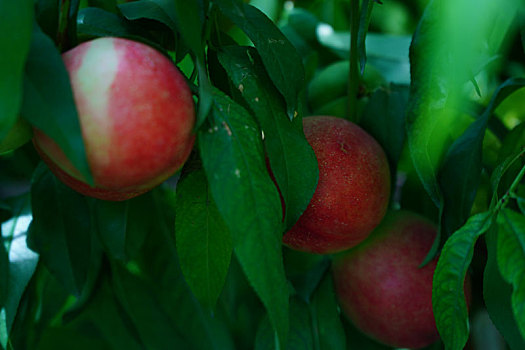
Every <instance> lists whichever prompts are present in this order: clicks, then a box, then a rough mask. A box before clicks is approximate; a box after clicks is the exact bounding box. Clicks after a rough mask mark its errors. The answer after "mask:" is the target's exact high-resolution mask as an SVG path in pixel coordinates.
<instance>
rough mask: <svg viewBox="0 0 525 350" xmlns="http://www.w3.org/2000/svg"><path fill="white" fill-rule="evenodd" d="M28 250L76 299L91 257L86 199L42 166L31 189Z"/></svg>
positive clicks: (36, 171) (89, 219)
mask: <svg viewBox="0 0 525 350" xmlns="http://www.w3.org/2000/svg"><path fill="white" fill-rule="evenodd" d="M31 205H32V208H33V222H32V224H31V230H30V233H29V237H28V239H29V244H30V247H31V249H33V250H34V251H36V252H37V253H38V254H40V257H41V259H42V262H43V263H44V265H45V266H46V267H47V268H48V270H49V271H50V272H51V273H52V274H53V276H54V277H55V278H56V279H58V280H59V281H60V282H61V283H62V285H63V286H64V288H66V289H67V290H68V291H69V292H70V293H72V294H74V295H76V296H80V295H81V293H82V290H83V288H84V285H85V284H86V281H87V279H88V272H89V270H90V261H91V260H90V258H91V248H92V247H91V234H92V226H91V215H90V211H89V207H88V203H87V201H86V198H85V197H84V196H82V195H80V194H78V193H77V192H75V191H73V190H72V189H70V188H69V187H67V186H66V185H64V184H63V183H61V182H60V181H59V180H58V179H57V178H56V177H55V176H54V175H53V174H52V173H51V172H50V171H49V169H48V168H47V167H46V166H45V165H44V164H43V163H40V165H39V167H38V168H37V169H36V170H35V174H34V178H33V184H32V188H31Z"/></svg>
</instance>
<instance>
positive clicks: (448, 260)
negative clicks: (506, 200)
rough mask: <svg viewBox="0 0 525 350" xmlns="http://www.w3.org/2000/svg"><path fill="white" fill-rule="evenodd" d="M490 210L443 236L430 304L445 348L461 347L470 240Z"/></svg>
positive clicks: (464, 333) (465, 327)
mask: <svg viewBox="0 0 525 350" xmlns="http://www.w3.org/2000/svg"><path fill="white" fill-rule="evenodd" d="M492 221H493V220H492V214H491V213H490V212H486V213H480V214H477V215H474V216H472V217H471V218H470V219H469V220H468V221H467V223H466V224H465V225H464V226H462V227H461V228H460V229H459V230H457V231H456V232H454V234H453V235H452V236H450V238H449V239H448V240H447V242H446V243H445V246H444V247H443V250H442V252H441V256H440V257H439V260H438V263H437V266H436V270H435V272H434V279H433V283H432V306H433V310H434V317H435V319H436V326H437V329H438V331H439V334H440V335H441V338H442V340H443V343H445V346H446V348H447V349H450V350H456V349H457V350H460V349H463V347H464V346H465V343H466V342H467V339H468V334H469V323H468V312H467V304H466V302H465V294H464V284H465V276H466V273H467V269H468V267H469V265H470V262H471V260H472V255H473V253H474V244H475V243H476V240H477V239H478V237H479V236H481V235H482V234H483V233H485V232H486V231H487V230H488V229H489V227H490V226H491V224H492Z"/></svg>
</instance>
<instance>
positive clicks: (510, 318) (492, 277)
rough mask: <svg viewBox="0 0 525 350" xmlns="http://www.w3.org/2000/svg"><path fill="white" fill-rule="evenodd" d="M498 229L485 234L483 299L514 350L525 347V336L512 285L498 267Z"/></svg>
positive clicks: (494, 321) (492, 317) (493, 320)
mask: <svg viewBox="0 0 525 350" xmlns="http://www.w3.org/2000/svg"><path fill="white" fill-rule="evenodd" d="M497 236H498V231H497V230H489V232H487V234H486V235H485V241H486V243H487V253H488V259H487V264H486V266H485V271H484V273H483V299H484V302H485V305H486V307H487V311H488V312H489V315H490V319H491V320H492V322H493V323H494V325H495V326H496V328H497V329H498V331H499V332H500V333H501V335H502V336H503V337H504V338H505V341H506V342H507V343H508V344H509V346H510V348H511V349H512V350H521V349H525V338H523V337H522V336H521V335H520V331H519V329H518V326H517V323H516V320H515V317H514V312H513V310H512V304H511V295H512V285H510V284H509V283H507V282H506V281H505V280H504V279H503V277H502V276H501V273H500V271H499V268H498V261H497V241H498V237H497Z"/></svg>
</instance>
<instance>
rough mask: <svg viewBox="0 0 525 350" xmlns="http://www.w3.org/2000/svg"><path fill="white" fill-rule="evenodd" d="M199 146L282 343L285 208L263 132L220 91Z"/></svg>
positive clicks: (285, 292)
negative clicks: (273, 177)
mask: <svg viewBox="0 0 525 350" xmlns="http://www.w3.org/2000/svg"><path fill="white" fill-rule="evenodd" d="M198 143H199V149H200V153H201V158H202V163H203V166H204V169H205V171H206V176H207V178H208V182H209V185H210V189H211V193H212V196H213V199H214V200H215V203H216V204H217V207H218V209H219V212H220V213H221V215H222V217H223V219H224V221H225V222H226V225H227V226H228V228H229V230H230V232H231V234H232V238H233V246H234V250H235V254H236V255H237V257H238V259H239V261H240V263H241V266H242V267H243V270H244V272H245V273H246V276H247V277H248V280H249V281H250V283H251V285H252V286H253V288H254V289H255V291H256V292H257V294H258V295H259V297H260V298H261V300H262V302H263V304H264V305H265V307H266V309H267V311H268V314H269V317H270V322H271V324H272V326H273V328H274V329H275V331H276V332H277V334H278V335H279V341H280V343H281V345H284V344H285V341H286V338H287V335H286V333H287V330H288V324H289V323H288V295H289V291H288V284H287V281H286V277H285V274H284V267H283V261H282V248H281V245H282V232H281V206H280V200H279V195H278V193H277V189H276V188H275V185H274V184H273V182H272V181H271V179H270V176H269V175H268V171H267V169H266V166H265V161H264V153H263V144H262V136H261V131H260V130H259V128H258V127H257V124H256V123H255V121H254V120H253V119H252V117H251V116H250V114H249V113H248V112H247V111H246V110H245V109H244V108H242V107H241V106H240V105H238V104H236V103H235V102H233V101H232V100H230V99H229V98H228V97H227V96H225V95H223V94H222V93H221V92H219V91H216V92H215V93H214V105H213V108H212V113H211V115H210V118H209V121H208V124H207V125H206V127H205V128H203V129H202V130H201V131H200V132H199V134H198ZM261 266H265V268H264V270H261Z"/></svg>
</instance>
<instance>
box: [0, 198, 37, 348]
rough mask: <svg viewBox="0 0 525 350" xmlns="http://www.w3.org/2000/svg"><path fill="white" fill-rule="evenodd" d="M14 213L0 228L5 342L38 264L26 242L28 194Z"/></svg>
mask: <svg viewBox="0 0 525 350" xmlns="http://www.w3.org/2000/svg"><path fill="white" fill-rule="evenodd" d="M13 209H14V210H13V212H14V214H15V215H14V216H13V217H12V218H10V219H9V220H7V221H5V222H3V223H2V224H1V227H0V231H1V233H2V242H3V243H4V242H5V243H7V247H8V248H7V255H8V258H9V266H8V269H9V270H8V275H7V276H6V277H8V279H7V284H6V286H5V287H6V292H7V294H6V295H5V299H4V303H3V304H2V305H0V344H1V345H3V346H4V347H5V346H6V344H7V336H8V335H9V333H10V331H11V327H12V326H13V322H14V320H15V317H16V314H17V310H18V306H19V303H20V300H21V298H22V295H23V293H24V291H25V289H26V286H27V284H28V283H29V280H30V279H31V277H32V276H33V273H34V271H35V269H36V265H37V263H38V255H37V254H35V253H34V252H33V251H31V250H30V249H29V248H28V247H27V244H26V237H27V230H28V227H29V225H30V223H31V220H32V216H31V211H30V202H29V198H28V197H27V196H23V197H21V198H19V201H17V203H16V205H15V206H14V207H13Z"/></svg>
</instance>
